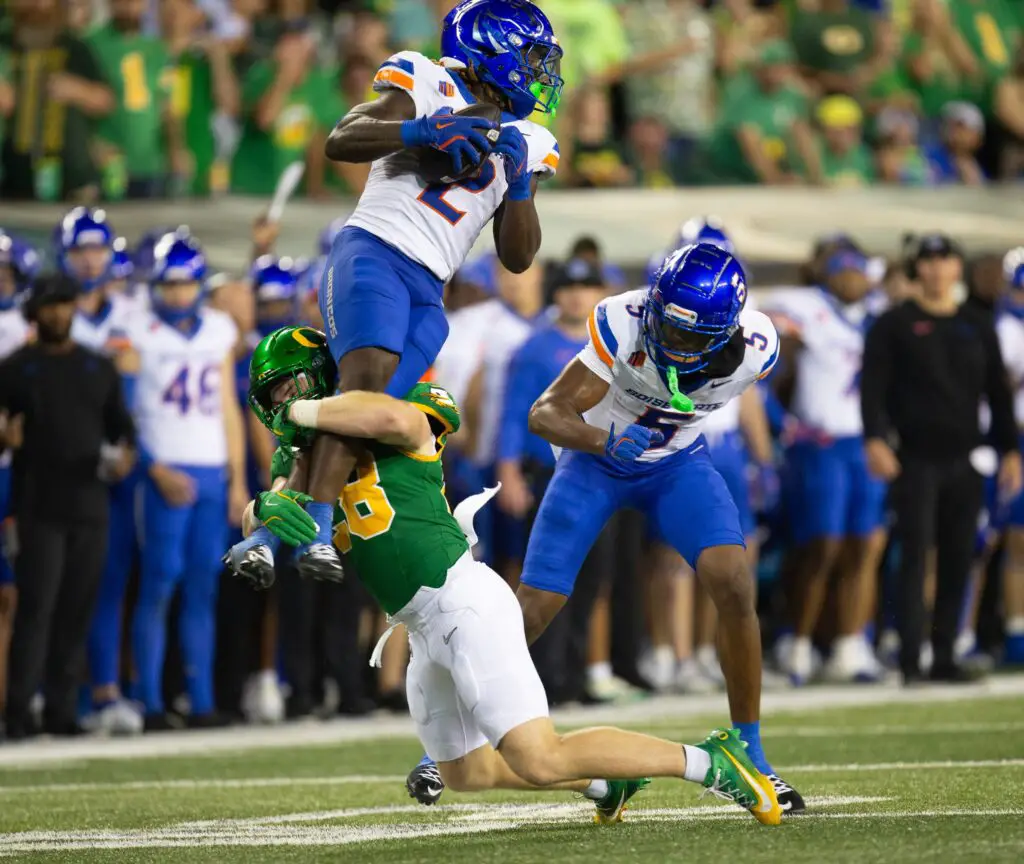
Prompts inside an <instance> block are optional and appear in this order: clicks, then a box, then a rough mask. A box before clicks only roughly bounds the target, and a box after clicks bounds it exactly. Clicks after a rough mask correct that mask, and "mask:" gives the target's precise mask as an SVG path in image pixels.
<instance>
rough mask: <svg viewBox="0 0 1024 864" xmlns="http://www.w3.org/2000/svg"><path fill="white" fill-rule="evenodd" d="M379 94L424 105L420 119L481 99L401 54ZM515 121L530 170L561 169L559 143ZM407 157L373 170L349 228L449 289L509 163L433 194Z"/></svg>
mask: <svg viewBox="0 0 1024 864" xmlns="http://www.w3.org/2000/svg"><path fill="white" fill-rule="evenodd" d="M373 87H374V89H375V90H380V91H383V90H402V91H404V92H406V93H408V94H409V95H410V96H411V97H412V100H413V102H414V103H415V105H416V116H417V117H426V116H429V115H431V114H435V113H436V112H438V111H440V110H441V109H442V108H451V109H452V111H459V110H460V109H462V108H465V107H466V106H467V105H470V104H472V103H473V102H475V101H476V100H475V99H473V97H472V96H471V95H470V93H469V92H468V91H467V90H466V88H465V85H464V84H463V83H462V81H461V79H460V78H459V77H458V75H456V74H455V73H454V72H451V71H449V70H447V69H445V68H444V67H443V66H441V65H439V64H437V63H435V62H434V61H432V60H428V59H427V58H426V57H424V56H423V55H422V54H417V53H416V52H415V51H401V52H399V53H398V54H395V55H394V56H393V57H390V58H389V59H388V60H387V61H385V63H384V64H383V65H382V66H381V67H380V69H379V70H378V71H377V75H376V77H375V78H374V80H373ZM508 116H509V117H510V119H509V120H508V121H507V122H505V123H504V125H506V126H515V127H516V128H517V129H519V131H520V132H522V134H523V137H525V138H526V144H527V148H528V152H529V157H528V160H527V168H528V169H529V170H530V171H531V172H533V173H536V174H539V175H545V174H546V175H552V174H554V173H555V171H556V170H557V169H558V144H557V143H556V141H555V138H554V136H553V135H552V134H551V133H550V132H548V130H547V129H545V128H543V127H542V126H538V125H537V124H536V123H531V122H530V121H529V120H515V119H512V118H511V115H508ZM408 159H409V157H408V154H407V153H402V152H399V153H392V154H391V155H389V156H385V157H384V158H383V159H378V160H377V161H376V162H374V163H373V165H372V166H371V168H370V176H369V179H368V180H367V181H366V188H365V189H364V190H363V194H362V196H361V197H360V198H359V203H358V204H357V205H356V209H355V212H354V213H353V214H352V216H351V217H350V218H349V220H348V222H347V223H346V224H347V225H353V226H355V227H358V228H362V229H363V230H364V231H368V232H370V233H371V234H373V235H375V236H377V237H380V239H381V240H383V241H384V242H386V243H388V244H389V245H391V246H394V247H395V248H396V249H398V250H399V251H400V252H402V253H403V254H405V255H407V256H408V257H409V258H411V259H412V260H414V261H418V262H419V263H420V264H422V265H423V266H424V267H426V268H427V269H428V270H431V271H432V272H433V273H434V275H435V276H437V278H438V279H440V280H441V281H442V282H447V281H448V280H449V279H450V278H451V277H452V275H453V274H454V273H455V271H456V270H458V269H459V267H461V266H462V262H463V261H465V259H466V255H468V254H469V250H470V249H471V248H472V247H473V244H474V243H475V242H476V239H477V237H479V236H480V232H481V231H482V230H483V228H484V226H485V225H486V224H487V223H488V222H489V221H490V220H491V218H492V217H493V216H494V213H495V211H496V210H497V209H498V207H499V206H501V202H502V200H503V198H504V197H505V191H506V190H507V189H508V183H507V182H506V180H505V169H504V167H503V166H502V163H501V157H499V156H491V157H490V158H489V159H488V161H487V162H486V163H484V166H483V171H482V172H481V173H480V175H479V176H478V177H476V178H473V179H469V180H463V181H460V182H459V183H455V184H452V185H451V186H430V187H426V186H424V184H423V181H422V180H421V179H420V178H419V177H418V176H417V175H416V174H415V173H412V171H411V167H410V166H409V164H408Z"/></svg>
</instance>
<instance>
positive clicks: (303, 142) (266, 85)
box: [231, 32, 343, 195]
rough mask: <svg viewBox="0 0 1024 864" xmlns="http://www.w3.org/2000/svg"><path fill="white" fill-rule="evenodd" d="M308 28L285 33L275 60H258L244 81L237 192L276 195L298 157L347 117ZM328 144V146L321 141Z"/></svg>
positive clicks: (234, 181)
mask: <svg viewBox="0 0 1024 864" xmlns="http://www.w3.org/2000/svg"><path fill="white" fill-rule="evenodd" d="M315 55H316V42H315V40H314V39H313V38H312V36H311V35H309V34H308V33H303V32H298V33H285V34H284V35H283V36H281V38H280V39H279V40H278V43H277V45H276V47H275V49H274V56H273V58H272V59H271V60H261V61H259V62H257V63H255V64H254V65H253V66H252V68H251V69H250V70H249V72H248V73H247V74H246V76H245V80H244V81H243V84H242V114H243V118H244V122H243V132H242V143H241V145H240V146H239V148H238V152H237V153H236V154H235V158H234V162H233V163H232V166H231V188H232V191H234V192H238V193H240V194H243V195H271V194H273V191H274V187H275V185H276V184H277V180H278V178H279V177H280V176H281V173H282V172H283V171H284V169H285V168H286V167H287V166H288V165H289V164H290V163H292V162H295V161H305V160H306V157H307V154H308V152H309V149H310V145H311V144H312V143H313V142H314V141H317V140H321V138H322V136H324V135H326V134H327V133H328V132H329V131H330V130H331V129H332V128H334V124H335V123H336V122H337V121H338V119H339V118H340V117H341V113H342V107H343V106H342V102H341V98H340V96H339V94H338V89H337V86H336V83H335V81H334V80H333V76H332V75H331V74H330V73H328V72H324V71H323V70H321V69H320V68H318V67H317V66H315V65H314V57H315ZM321 146H322V145H321Z"/></svg>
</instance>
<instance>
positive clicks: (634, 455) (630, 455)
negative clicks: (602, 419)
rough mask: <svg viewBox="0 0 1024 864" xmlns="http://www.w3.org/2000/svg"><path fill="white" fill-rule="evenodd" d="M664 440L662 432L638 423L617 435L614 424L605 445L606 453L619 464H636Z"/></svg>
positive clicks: (632, 424)
mask: <svg viewBox="0 0 1024 864" xmlns="http://www.w3.org/2000/svg"><path fill="white" fill-rule="evenodd" d="M664 440H665V435H664V434H663V433H662V432H659V431H658V430H657V429H649V428H648V427H647V426H640V425H638V424H636V423H631V424H630V425H629V426H627V427H626V431H625V432H623V433H622V434H621V435H616V434H615V424H614V423H613V424H612V428H611V431H610V432H609V433H608V441H607V442H605V445H604V452H605V455H607V456H610V457H611V458H612V459H617V460H618V461H619V462H636V460H637V459H639V458H640V457H641V456H643V455H644V453H645V452H646V451H647V450H650V449H651V448H652V447H657V446H658V445H659V444H660V443H661V442H662V441H664Z"/></svg>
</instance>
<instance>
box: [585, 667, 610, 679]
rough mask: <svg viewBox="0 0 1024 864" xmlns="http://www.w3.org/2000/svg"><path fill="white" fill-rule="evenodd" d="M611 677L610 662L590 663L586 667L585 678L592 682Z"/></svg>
mask: <svg viewBox="0 0 1024 864" xmlns="http://www.w3.org/2000/svg"><path fill="white" fill-rule="evenodd" d="M611 677H612V664H611V663H591V664H590V665H589V666H588V667H587V679H588V680H589V681H590V682H591V683H593V682H596V681H607V680H608V679H610V678H611Z"/></svg>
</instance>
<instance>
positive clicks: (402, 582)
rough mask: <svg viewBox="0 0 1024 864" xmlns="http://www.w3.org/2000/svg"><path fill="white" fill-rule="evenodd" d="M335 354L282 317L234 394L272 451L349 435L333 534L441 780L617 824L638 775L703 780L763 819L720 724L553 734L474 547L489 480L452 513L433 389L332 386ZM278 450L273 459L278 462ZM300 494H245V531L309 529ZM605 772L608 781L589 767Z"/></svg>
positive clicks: (450, 408) (738, 749)
mask: <svg viewBox="0 0 1024 864" xmlns="http://www.w3.org/2000/svg"><path fill="white" fill-rule="evenodd" d="M334 369H335V366H334V363H333V362H332V361H331V355H330V351H329V349H328V347H327V343H326V340H325V338H324V336H323V334H321V333H319V332H318V331H316V330H313V329H311V328H307V327H286V328H283V329H281V330H278V331H275V332H274V333H272V334H271V335H269V336H267V337H266V338H265V339H264V340H263V341H262V342H261V343H260V344H259V345H258V346H257V347H256V350H255V352H254V354H253V359H252V363H251V366H250V381H251V384H250V391H249V401H250V405H251V406H252V408H253V410H254V411H255V412H256V414H257V416H258V417H259V418H260V420H261V421H262V422H263V423H264V424H265V425H266V426H268V427H269V428H272V429H273V431H274V432H275V434H277V435H278V436H279V437H280V438H281V439H282V448H284V447H291V446H292V445H296V444H297V445H299V447H300V448H301V446H302V445H304V444H306V443H307V442H308V441H309V440H310V439H311V432H312V431H314V430H315V431H321V432H330V433H334V434H337V435H346V436H352V437H355V438H361V439H363V440H364V442H365V450H364V452H363V453H362V454H361V455H360V456H359V458H358V461H357V465H356V470H355V472H354V474H353V478H352V479H351V480H350V482H349V483H348V484H347V485H346V486H345V487H344V489H343V490H342V493H341V496H340V499H339V501H338V506H337V507H336V510H335V517H334V518H335V530H334V542H335V545H336V546H337V548H338V549H339V550H340V551H341V552H342V553H346V554H348V555H349V556H350V560H351V562H352V564H353V565H354V569H355V571H356V572H357V573H358V574H359V577H360V579H361V580H362V581H363V583H364V584H365V586H366V588H367V589H368V590H369V592H370V593H371V594H372V595H373V596H374V597H375V598H376V600H377V601H378V602H379V603H380V605H381V606H382V607H383V609H384V611H385V612H387V613H388V615H389V616H390V620H391V621H392V623H394V624H404V625H405V626H406V628H407V630H408V633H409V641H410V644H411V647H412V660H411V662H410V664H409V670H408V674H407V678H406V688H407V692H408V697H409V709H410V713H411V714H412V717H413V720H414V722H415V723H416V729H417V733H418V735H419V738H420V740H421V741H422V743H423V745H424V747H425V748H426V751H427V753H428V754H429V755H430V757H431V758H432V759H433V760H434V761H435V762H436V763H437V766H438V769H439V771H440V774H441V777H442V779H443V780H444V782H445V784H446V785H447V786H450V787H451V788H452V789H454V790H456V791H479V790H484V789H517V790H551V791H553V790H571V791H576V792H581V793H583V794H584V795H586V796H587V797H588V798H591V799H592V800H594V802H595V805H596V807H597V821H598V822H602V823H612V822H617V821H619V820H620V819H621V817H622V811H623V809H624V806H625V804H626V802H627V801H628V800H629V799H630V798H631V797H632V796H633V795H634V794H635V793H636V792H637V791H639V790H640V789H642V788H643V787H644V786H645V785H646V784H647V782H648V781H647V780H632V779H629V778H635V777H645V776H650V777H674V778H677V779H686V780H691V781H693V782H696V783H698V784H700V785H702V786H704V787H705V788H706V789H707V790H708V791H710V792H712V793H713V794H715V795H717V796H719V797H722V798H726V799H728V800H730V801H734V802H736V803H737V804H739V805H740V806H742V807H744V808H746V809H748V810H750V812H751V813H752V814H753V815H754V817H755V818H756V819H757V820H758V821H759V822H761V823H762V824H765V825H778V824H779V822H780V820H781V815H782V811H781V809H780V807H779V804H778V800H777V798H776V795H775V791H774V789H773V788H772V785H771V783H770V782H769V781H768V779H767V778H766V777H764V776H763V775H761V774H760V773H759V772H758V770H757V769H756V768H755V767H754V764H753V763H752V762H751V761H750V759H749V758H748V757H747V755H746V753H745V752H744V751H745V745H744V744H743V743H742V742H741V741H740V740H739V738H738V736H737V733H736V732H735V731H734V730H715V731H714V732H712V733H711V734H710V735H709V736H708V737H707V739H705V740H704V741H703V742H702V743H700V744H697V745H693V746H691V745H687V744H684V745H682V746H680V745H679V744H677V743H674V742H672V741H668V740H665V739H661V738H654V737H652V736H649V735H643V734H640V733H637V732H629V731H626V730H623V729H616V728H611V727H604V728H593V729H584V730H580V731H578V732H572V733H570V734H567V735H560V734H559V733H558V732H556V731H555V728H554V725H553V723H552V722H551V719H550V717H549V716H548V704H547V697H546V695H545V693H544V688H543V686H542V685H541V682H540V678H539V677H538V675H537V671H536V669H535V668H534V665H533V661H532V660H531V658H530V653H529V650H528V648H527V645H526V636H525V632H524V630H523V616H522V612H521V610H520V607H519V603H518V601H517V600H516V597H515V595H514V594H513V592H512V590H511V589H510V588H509V587H508V585H507V584H506V583H505V582H504V581H503V580H502V579H501V577H499V576H498V575H497V574H496V573H495V572H494V571H493V570H491V569H490V568H489V567H487V566H486V565H485V564H482V563H480V562H477V561H475V560H473V556H472V554H471V552H470V546H471V538H472V537H473V530H472V518H473V514H474V513H475V512H476V510H478V509H479V508H480V507H481V506H483V504H484V503H486V501H487V499H489V498H490V497H491V495H492V494H493V492H494V491H496V490H490V491H489V492H487V493H483V494H481V495H477V496H473V498H471V499H469V501H467V502H464V504H463V505H461V506H460V508H457V509H456V514H455V515H453V514H452V513H451V511H450V510H449V508H448V504H447V502H446V500H445V497H444V477H443V474H442V469H441V453H442V451H443V450H444V446H445V441H446V438H447V436H448V435H449V434H452V433H454V432H455V431H457V430H458V428H459V423H460V419H459V412H458V409H457V407H456V405H455V402H454V401H453V400H452V398H451V396H450V395H449V394H448V393H447V391H445V390H444V389H442V388H440V387H436V386H433V385H430V384H418V385H416V386H415V387H414V388H413V389H412V390H411V391H410V392H409V393H408V394H407V395H406V397H405V399H403V400H399V399H394V398H392V397H390V396H387V395H385V394H382V393H370V392H359V391H355V392H349V393H343V394H341V395H338V396H331V395H330V394H331V393H333V392H334V384H335V382H334ZM288 455H289V454H288V452H287V451H285V453H281V452H280V451H279V455H278V457H277V460H276V462H277V467H278V468H279V470H280V471H281V472H282V473H283V472H284V471H285V470H286V468H288V467H289V466H287V465H286V464H284V463H286V462H288V461H290V460H289V459H288ZM305 497H306V496H304V495H302V494H301V493H296V492H294V491H290V490H286V489H284V488H283V486H282V485H278V483H277V481H275V486H274V488H273V489H271V490H270V491H268V492H263V493H261V495H259V496H258V497H257V499H256V501H254V502H252V504H251V505H250V510H249V511H247V514H246V520H245V530H246V531H247V532H251V531H252V530H255V528H256V526H257V525H258V523H259V522H263V523H264V524H265V525H267V527H268V528H272V529H273V530H274V531H275V533H278V535H279V536H280V537H281V538H282V539H283V540H285V541H286V542H289V543H293V544H299V543H303V542H308V540H309V538H312V537H314V536H315V535H316V532H317V530H318V529H317V526H316V525H315V524H314V523H313V521H312V518H311V517H310V516H309V514H308V513H306V511H305V510H304V509H303V506H302V505H303V503H304V498H305ZM236 549H237V547H235V549H233V550H232V551H231V552H229V553H228V560H229V563H230V564H231V566H232V567H233V568H234V569H235V570H236V572H240V573H241V574H243V575H247V576H249V577H250V578H252V579H254V580H255V581H256V582H257V583H258V584H260V585H268V584H270V582H271V581H272V580H273V571H272V569H270V570H267V569H266V567H265V566H264V565H265V563H266V562H263V561H262V560H260V559H255V560H254V559H252V558H250V557H248V556H247V555H246V554H244V553H245V552H249V551H251V547H245V546H244V544H243V549H244V552H243V554H242V555H239V554H237V552H236V551H235V550H236ZM593 777H604V778H609V779H607V780H592V779H589V778H593Z"/></svg>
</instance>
